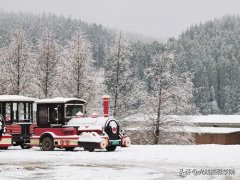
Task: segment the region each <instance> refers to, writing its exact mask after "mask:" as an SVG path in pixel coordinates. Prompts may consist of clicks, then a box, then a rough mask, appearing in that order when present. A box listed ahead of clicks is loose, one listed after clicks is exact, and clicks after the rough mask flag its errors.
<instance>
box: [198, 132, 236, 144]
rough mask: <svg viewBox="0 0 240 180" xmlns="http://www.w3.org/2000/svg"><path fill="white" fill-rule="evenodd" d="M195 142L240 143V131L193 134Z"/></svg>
mask: <svg viewBox="0 0 240 180" xmlns="http://www.w3.org/2000/svg"><path fill="white" fill-rule="evenodd" d="M195 140H196V144H240V133H239V132H238V133H229V134H208V133H204V134H195Z"/></svg>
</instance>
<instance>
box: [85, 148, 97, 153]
mask: <svg viewBox="0 0 240 180" xmlns="http://www.w3.org/2000/svg"><path fill="white" fill-rule="evenodd" d="M83 149H84V151H89V152H93V151H94V148H83Z"/></svg>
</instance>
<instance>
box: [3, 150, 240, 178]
mask: <svg viewBox="0 0 240 180" xmlns="http://www.w3.org/2000/svg"><path fill="white" fill-rule="evenodd" d="M0 167H1V169H0V179H7V180H11V179H14V180H15V179H29V180H32V179H51V180H53V179H68V180H69V179H81V180H82V179H83V180H84V179H90V180H91V179H101V180H104V179H114V180H120V179H125V180H128V179H132V180H137V179H199V180H200V179H218V180H219V179H240V146H239V145H185V146H180V145H133V146H131V147H129V148H118V149H117V150H116V151H115V152H106V151H95V152H87V151H83V150H82V149H81V148H79V149H76V150H75V151H73V152H67V151H64V150H55V151H52V152H43V151H40V150H39V149H38V148H33V149H29V150H21V149H20V148H18V147H12V148H10V149H9V150H5V151H4V150H0ZM201 169H204V170H205V169H209V170H210V171H213V170H215V169H223V170H227V169H235V175H202V174H201V175H196V172H197V171H198V172H200V171H201ZM180 172H185V174H186V175H184V174H182V175H180Z"/></svg>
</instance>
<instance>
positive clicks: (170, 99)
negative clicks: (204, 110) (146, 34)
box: [145, 52, 195, 144]
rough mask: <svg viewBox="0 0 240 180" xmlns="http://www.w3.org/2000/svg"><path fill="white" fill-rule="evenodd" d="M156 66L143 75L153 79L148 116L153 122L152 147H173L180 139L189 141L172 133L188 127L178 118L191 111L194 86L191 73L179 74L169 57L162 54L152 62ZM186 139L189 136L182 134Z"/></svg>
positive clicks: (173, 60)
mask: <svg viewBox="0 0 240 180" xmlns="http://www.w3.org/2000/svg"><path fill="white" fill-rule="evenodd" d="M153 64H154V65H155V66H153V67H151V68H149V69H147V71H146V72H145V73H146V75H147V76H148V77H149V78H151V79H152V82H153V83H152V85H151V90H150V95H149V98H148V100H149V101H148V104H147V107H148V109H147V112H148V113H149V114H151V116H150V117H151V118H150V119H151V120H152V121H153V124H152V127H153V131H154V139H155V140H154V143H155V144H159V143H165V142H168V143H170V142H171V143H173V142H177V141H179V138H180V139H182V140H183V139H185V140H186V139H189V140H192V138H191V136H188V137H187V138H186V136H179V134H178V133H176V132H174V129H176V130H177V131H179V129H181V128H184V127H185V126H187V125H190V124H188V123H187V122H186V121H184V120H183V119H182V118H181V116H176V115H183V114H186V113H190V112H191V111H194V109H195V108H194V105H193V102H192V99H193V94H192V88H193V84H192V82H191V74H190V73H179V72H178V70H177V68H176V61H175V59H174V56H173V55H172V54H168V53H167V52H164V53H163V54H158V55H156V56H155V57H154V58H153ZM185 135H189V134H187V133H185Z"/></svg>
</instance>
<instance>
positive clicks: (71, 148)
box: [65, 147, 75, 151]
mask: <svg viewBox="0 0 240 180" xmlns="http://www.w3.org/2000/svg"><path fill="white" fill-rule="evenodd" d="M74 149H75V147H66V148H65V150H66V151H73V150H74Z"/></svg>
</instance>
